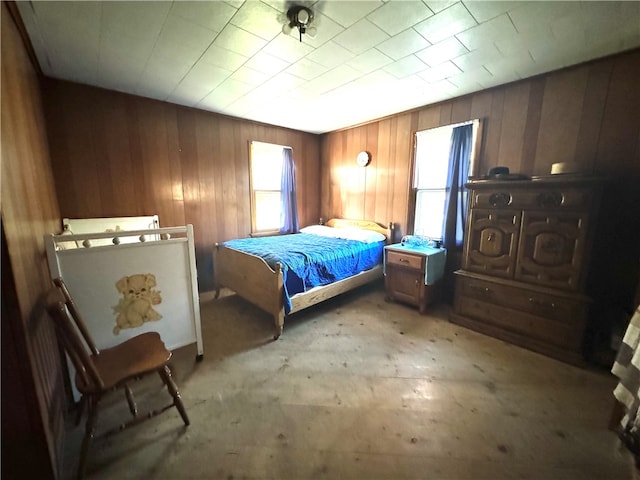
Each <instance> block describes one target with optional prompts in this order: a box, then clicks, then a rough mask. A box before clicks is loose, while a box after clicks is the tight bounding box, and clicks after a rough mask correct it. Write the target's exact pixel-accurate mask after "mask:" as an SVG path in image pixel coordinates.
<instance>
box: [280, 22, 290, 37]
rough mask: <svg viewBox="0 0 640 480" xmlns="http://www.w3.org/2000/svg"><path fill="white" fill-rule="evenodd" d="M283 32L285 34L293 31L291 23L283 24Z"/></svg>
mask: <svg viewBox="0 0 640 480" xmlns="http://www.w3.org/2000/svg"><path fill="white" fill-rule="evenodd" d="M282 33H284V34H285V35H289V34H290V33H291V25H289V24H288V23H285V24H284V25H283V26H282Z"/></svg>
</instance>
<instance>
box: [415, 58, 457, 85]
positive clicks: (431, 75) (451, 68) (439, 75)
mask: <svg viewBox="0 0 640 480" xmlns="http://www.w3.org/2000/svg"><path fill="white" fill-rule="evenodd" d="M460 72H461V70H460V69H459V68H458V67H457V66H456V65H454V64H453V63H452V62H444V63H441V64H440V65H438V66H437V67H432V68H429V69H428V70H424V71H422V72H420V73H418V76H419V77H420V78H422V79H424V80H426V81H427V82H429V83H433V82H437V81H439V80H443V79H445V78H449V77H451V76H453V75H457V74H459V73H460Z"/></svg>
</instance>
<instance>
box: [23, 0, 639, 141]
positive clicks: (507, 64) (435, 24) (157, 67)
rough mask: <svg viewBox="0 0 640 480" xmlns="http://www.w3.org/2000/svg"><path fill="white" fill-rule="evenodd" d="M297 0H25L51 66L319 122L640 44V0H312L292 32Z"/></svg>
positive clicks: (201, 102)
mask: <svg viewBox="0 0 640 480" xmlns="http://www.w3.org/2000/svg"><path fill="white" fill-rule="evenodd" d="M289 2H290V0H263V1H262V2H260V1H258V0H247V1H242V0H229V1H225V2H222V1H218V2H215V1H214V2H196V1H182V0H178V1H173V2H171V1H154V2H147V1H144V2H141V1H125V2H116V1H113V2H112V1H108V2H107V1H102V2H101V1H92V2H80V1H71V2H41V1H31V2H26V1H24V2H18V3H17V6H18V9H19V11H20V12H21V15H22V17H23V20H24V24H25V28H26V29H27V32H28V35H29V37H30V39H31V43H32V45H33V46H34V49H35V51H36V56H37V58H38V61H39V62H40V63H41V67H42V69H43V72H45V75H48V76H53V77H56V78H61V79H64V80H71V81H77V82H81V83H87V84H89V85H95V86H100V87H104V88H108V89H113V90H118V91H123V92H127V93H134V94H139V95H143V96H146V97H150V98H159V99H167V98H169V101H171V102H174V103H177V104H187V105H193V104H194V102H198V103H197V106H198V108H204V109H207V110H213V111H216V112H222V113H225V114H229V115H233V116H240V117H243V118H254V119H257V120H259V121H262V122H266V123H273V122H275V124H277V125H282V126H286V127H289V128H296V129H303V130H306V131H311V132H313V133H323V132H324V131H327V130H334V129H337V128H343V127H347V126H349V125H351V124H353V123H354V122H356V123H359V122H363V121H367V120H370V119H372V118H373V117H377V116H379V115H388V114H391V113H397V112H399V111H402V110H404V109H407V108H415V107H418V106H421V105H426V104H429V103H431V102H435V101H441V100H444V99H446V98H450V97H451V96H454V95H462V94H465V93H469V92H471V91H476V90H478V89H481V88H489V87H492V86H495V85H499V84H501V83H504V82H506V81H508V80H512V79H517V78H526V77H529V76H531V75H536V74H538V73H542V72H545V71H549V70H552V69H557V68H561V67H564V66H568V65H574V64H576V63H580V62H584V61H587V60H591V59H593V58H598V57H601V56H604V55H608V54H613V53H617V52H620V51H624V50H627V49H632V48H638V47H640V28H639V25H638V18H639V17H640V2H637V1H636V2H631V1H628V2H619V1H610V2H599V1H580V2H578V1H569V2H560V1H558V2H542V1H522V2H520V1H514V2H494V1H475V0H464V1H462V2H455V1H443V2H437V1H429V0H423V1H422V2H419V1H417V0H406V1H403V0H398V1H396V0H391V1H380V2H379V1H372V2H371V1H370V2H361V1H356V0H354V1H351V0H345V1H334V0H320V1H317V2H316V1H315V0H300V2H305V4H309V5H310V6H312V8H313V9H314V11H315V20H314V25H313V26H315V27H317V29H318V31H317V34H316V35H315V36H314V37H310V36H309V35H304V36H303V38H302V42H300V41H299V39H298V37H297V36H296V35H295V33H294V34H292V35H289V36H287V35H284V34H282V33H280V32H281V28H282V24H283V21H284V17H285V16H284V13H283V12H284V11H285V9H286V8H287V7H288V6H289V5H290V3H289ZM236 10H241V11H238V12H236V15H234V16H231V15H233V13H234V12H235V11H236ZM323 12H325V13H327V15H324V14H323ZM432 13H435V15H432ZM423 15H427V17H425V18H423V17H422V16H423ZM364 19H366V20H364ZM227 20H229V21H231V22H234V23H237V24H239V25H242V28H240V27H238V26H236V25H232V24H230V23H226V24H225V22H227ZM414 21H415V22H418V23H417V24H416V25H418V26H419V27H413V26H412V22H414ZM508 21H510V22H511V24H512V26H511V25H509V22H508ZM477 22H481V23H484V24H483V25H482V26H479V27H475V25H476V23H477ZM367 23H370V24H371V25H372V28H377V29H379V30H375V29H374V30H373V32H375V35H374V34H371V30H370V29H368V28H363V26H364V25H367ZM374 25H375V27H374ZM345 27H351V28H350V29H349V30H348V31H345ZM514 27H515V30H516V31H517V34H516V33H514V29H513V28H514ZM417 28H420V32H421V33H422V34H423V35H420V34H419V33H418V32H417V30H416V29H417ZM220 29H222V31H220ZM161 31H162V35H161ZM258 32H260V35H263V36H265V37H266V38H269V40H270V41H269V42H267V41H266V40H265V39H264V38H261V37H260V36H258V35H256V33H258ZM377 32H381V33H382V32H384V34H385V35H388V34H391V33H397V34H398V37H397V38H391V39H386V40H384V41H380V38H378V37H377V35H379V34H378V33H377ZM387 32H388V33H387ZM338 35H340V36H339V37H338V38H337V39H336V40H335V41H334V40H333V39H334V38H335V37H336V36H338ZM452 35H453V36H452ZM383 38H384V37H383ZM438 40H439V41H438ZM429 41H432V42H433V43H434V45H431V43H430V42H429ZM212 42H213V43H212ZM376 42H380V43H377V44H376ZM463 42H464V43H463ZM464 44H466V46H465V45H464ZM467 46H468V47H469V49H472V51H470V52H466V50H467ZM345 47H346V48H345ZM154 49H155V50H154ZM259 52H260V53H259ZM354 52H359V54H358V55H356V54H354ZM360 52H361V53H360ZM256 54H258V55H257V56H256V57H255V58H253V59H252V57H253V56H254V55H256ZM412 54H414V56H411V55H412ZM405 57H407V58H405ZM394 60H395V61H398V63H396V64H394V65H393V66H392V65H391V64H392V63H393V62H394ZM421 62H424V63H425V65H428V66H429V67H431V69H430V70H428V68H427V67H425V68H423V66H422V65H421ZM249 65H252V66H253V67H256V68H259V69H260V70H262V71H258V70H256V69H255V68H251V67H250V66H249ZM447 65H448V66H447ZM452 65H455V67H457V68H458V69H462V70H464V71H462V72H460V71H456V68H455V67H453V66H452ZM280 67H283V70H280ZM385 68H387V69H388V70H389V71H390V72H393V73H395V75H396V76H398V75H400V76H401V75H405V74H407V73H409V72H415V71H416V70H420V69H421V71H419V72H418V73H420V76H419V75H418V74H416V73H412V74H409V75H408V76H405V77H403V78H401V79H398V78H396V76H394V75H392V74H391V73H389V71H385ZM489 69H490V70H491V72H494V73H495V76H494V75H492V73H490V71H489ZM265 72H267V73H265ZM278 72H279V73H278ZM274 74H275V76H274ZM227 75H230V76H227ZM423 77H424V78H423ZM441 77H444V78H443V79H440V80H437V79H438V78H441ZM425 79H428V80H429V81H431V82H433V83H427V80H425ZM301 82H302V83H301ZM306 82H309V83H306ZM216 85H217V87H215V88H214V86H216ZM210 89H213V91H210ZM372 98H373V99H375V101H371V99H372ZM292 99H293V100H294V101H295V100H296V99H303V100H304V105H305V110H307V111H308V110H311V111H313V112H314V114H313V115H308V114H307V113H306V112H305V111H294V110H291V109H283V108H282V105H283V104H284V103H285V102H287V101H289V102H290V101H292ZM331 102H337V103H335V104H332V103H331ZM345 106H346V107H347V108H344V107H345ZM338 110H339V111H340V115H336V111H338Z"/></svg>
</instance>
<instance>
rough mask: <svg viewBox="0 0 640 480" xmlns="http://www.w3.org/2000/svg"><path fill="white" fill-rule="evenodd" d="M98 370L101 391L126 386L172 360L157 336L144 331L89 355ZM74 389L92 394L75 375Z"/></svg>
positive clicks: (154, 333)
mask: <svg viewBox="0 0 640 480" xmlns="http://www.w3.org/2000/svg"><path fill="white" fill-rule="evenodd" d="M91 358H92V360H93V362H94V364H95V367H96V369H97V370H98V372H99V374H100V377H101V378H102V381H103V382H104V390H107V389H110V388H113V387H115V386H118V385H121V384H123V383H126V382H127V380H129V379H131V378H133V377H137V376H139V375H143V374H145V373H148V372H151V371H154V370H157V369H158V368H160V367H162V366H163V365H165V364H166V363H167V362H168V361H169V359H170V358H171V352H170V351H169V350H167V348H166V347H165V345H164V343H163V342H162V339H161V338H160V335H159V334H158V333H157V332H147V333H143V334H140V335H138V336H136V337H133V338H131V339H129V340H127V341H125V342H123V343H121V344H119V345H116V346H115V347H112V348H106V349H104V350H100V353H99V354H98V355H91ZM76 386H77V388H78V390H79V391H80V392H82V393H95V391H94V389H93V388H92V386H90V385H87V384H86V383H85V382H84V381H83V379H82V377H81V376H80V375H76Z"/></svg>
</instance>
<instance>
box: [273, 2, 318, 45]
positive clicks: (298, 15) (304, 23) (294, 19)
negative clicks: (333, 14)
mask: <svg viewBox="0 0 640 480" xmlns="http://www.w3.org/2000/svg"><path fill="white" fill-rule="evenodd" d="M287 18H288V19H289V22H288V23H285V24H284V25H283V26H282V32H283V33H285V34H286V35H289V34H290V33H291V32H292V31H293V29H294V28H297V29H298V32H299V34H300V41H301V42H302V34H303V33H306V34H307V35H309V36H310V37H311V38H313V37H315V35H316V33H317V29H316V27H312V26H311V23H312V22H313V19H314V18H315V15H314V14H313V11H312V10H311V9H310V8H307V7H303V6H301V5H296V6H294V7H291V8H290V9H289V10H287Z"/></svg>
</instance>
